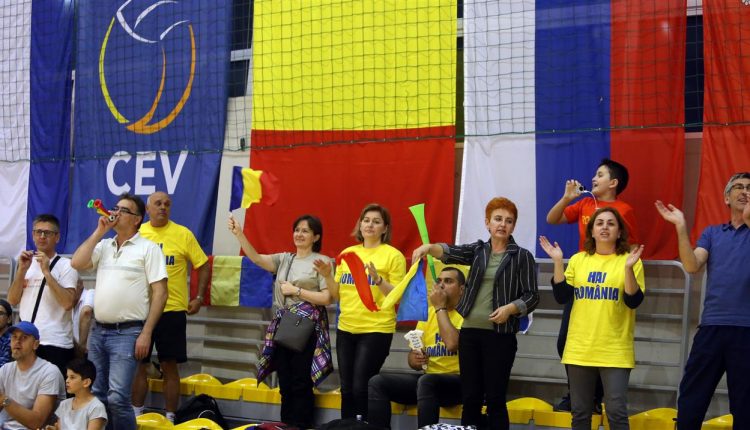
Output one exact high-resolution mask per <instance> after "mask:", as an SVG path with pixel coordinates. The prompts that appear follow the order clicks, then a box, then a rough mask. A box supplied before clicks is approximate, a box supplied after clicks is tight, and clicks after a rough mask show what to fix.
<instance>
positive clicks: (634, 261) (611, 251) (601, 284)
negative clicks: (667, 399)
mask: <svg viewBox="0 0 750 430" xmlns="http://www.w3.org/2000/svg"><path fill="white" fill-rule="evenodd" d="M539 243H540V245H541V246H542V248H543V249H544V251H545V252H546V253H547V254H548V255H549V256H550V258H552V261H553V263H554V278H553V285H552V288H553V293H554V295H555V300H557V302H558V303H561V304H562V303H567V302H568V301H570V300H571V299H572V300H573V308H572V310H571V312H570V327H569V328H568V339H567V341H566V343H565V351H564V352H563V357H562V362H563V364H565V365H566V367H567V370H568V381H569V382H570V401H571V406H572V411H571V412H572V414H573V416H572V423H571V425H572V428H573V429H575V430H580V429H590V428H591V403H592V402H593V400H594V386H595V385H594V384H595V382H596V378H597V376H601V378H602V383H603V385H604V403H605V404H606V405H607V418H608V419H609V425H610V427H611V428H612V429H616V430H624V429H628V428H629V427H628V425H629V424H628V398H627V393H628V380H629V378H630V370H631V369H632V368H633V367H635V352H634V347H633V334H634V331H635V308H637V307H638V306H639V305H640V304H641V302H642V301H643V291H644V290H645V288H646V287H645V283H644V277H643V264H642V263H641V260H640V256H641V253H642V252H643V245H640V246H634V247H633V250H632V251H630V245H628V228H627V225H626V224H625V221H623V218H622V216H621V215H620V213H619V212H617V209H615V208H613V207H604V208H600V209H598V210H597V211H596V212H594V214H593V215H592V216H591V219H590V220H589V222H588V224H587V225H586V238H585V240H584V242H583V249H584V250H583V251H581V252H579V253H577V254H575V255H573V256H572V257H571V258H570V261H568V267H567V269H566V270H563V261H562V259H563V252H562V249H560V246H559V245H558V244H557V243H554V244H552V243H550V242H549V240H547V238H546V237H544V236H541V237H539Z"/></svg>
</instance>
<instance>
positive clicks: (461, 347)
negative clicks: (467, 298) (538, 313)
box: [458, 328, 518, 430]
mask: <svg viewBox="0 0 750 430" xmlns="http://www.w3.org/2000/svg"><path fill="white" fill-rule="evenodd" d="M459 337H460V339H461V341H460V342H459V343H458V362H459V366H460V367H461V386H462V387H463V391H462V393H463V396H462V397H463V403H464V410H463V413H462V415H461V425H464V426H468V425H475V426H477V427H478V428H479V429H480V430H482V429H492V430H495V429H508V428H509V427H510V421H509V419H508V408H507V407H506V405H505V395H506V393H507V391H508V380H509V379H510V370H511V368H512V367H513V361H514V360H515V358H516V350H517V349H518V342H517V340H516V335H515V334H500V333H496V332H495V331H493V330H483V329H475V328H462V329H461V333H460V335H459ZM483 403H486V404H487V421H486V422H485V421H484V417H482V404H483Z"/></svg>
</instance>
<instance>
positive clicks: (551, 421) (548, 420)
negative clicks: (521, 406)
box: [534, 410, 602, 430]
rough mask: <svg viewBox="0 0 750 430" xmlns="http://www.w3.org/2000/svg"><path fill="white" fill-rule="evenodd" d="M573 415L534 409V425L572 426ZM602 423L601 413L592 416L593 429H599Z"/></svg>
mask: <svg viewBox="0 0 750 430" xmlns="http://www.w3.org/2000/svg"><path fill="white" fill-rule="evenodd" d="M570 424H571V417H570V412H555V411H542V410H540V411H534V425H536V426H547V427H559V428H568V429H569V428H570ZM601 424H602V416H601V415H596V414H594V415H592V416H591V430H597V429H598V428H599V426H600V425H601Z"/></svg>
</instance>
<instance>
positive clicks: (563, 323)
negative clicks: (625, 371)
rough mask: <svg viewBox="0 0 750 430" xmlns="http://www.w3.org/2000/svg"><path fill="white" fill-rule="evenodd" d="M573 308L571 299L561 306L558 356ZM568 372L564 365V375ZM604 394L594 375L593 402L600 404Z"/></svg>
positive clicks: (561, 350) (561, 354) (561, 353)
mask: <svg viewBox="0 0 750 430" xmlns="http://www.w3.org/2000/svg"><path fill="white" fill-rule="evenodd" d="M572 309H573V300H572V299H571V300H570V301H569V302H568V303H565V306H564V307H563V313H562V319H561V320H560V332H559V333H558V335H557V353H558V354H559V355H560V358H562V356H563V352H564V351H565V342H566V341H567V340H568V326H569V325H570V311H571V310H572ZM567 374H568V368H567V366H566V367H565V375H567ZM603 396H604V386H603V385H602V377H601V376H599V375H596V387H595V388H594V404H595V405H599V406H601V404H602V397H603ZM568 397H570V377H568Z"/></svg>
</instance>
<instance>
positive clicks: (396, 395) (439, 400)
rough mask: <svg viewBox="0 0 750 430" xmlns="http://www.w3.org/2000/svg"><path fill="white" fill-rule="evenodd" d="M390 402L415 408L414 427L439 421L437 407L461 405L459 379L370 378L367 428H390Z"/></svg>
mask: <svg viewBox="0 0 750 430" xmlns="http://www.w3.org/2000/svg"><path fill="white" fill-rule="evenodd" d="M391 402H396V403H401V404H402V405H414V404H416V405H417V411H418V412H417V426H418V427H420V428H421V427H424V426H428V425H432V424H437V423H438V422H439V421H440V407H441V406H453V405H458V404H460V403H461V379H460V377H459V376H458V375H456V374H452V373H444V374H437V373H431V374H420V373H413V374H404V373H381V374H379V375H375V376H373V377H372V378H370V384H369V410H368V412H369V415H370V419H369V421H370V424H374V425H376V426H380V427H390V426H391Z"/></svg>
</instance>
